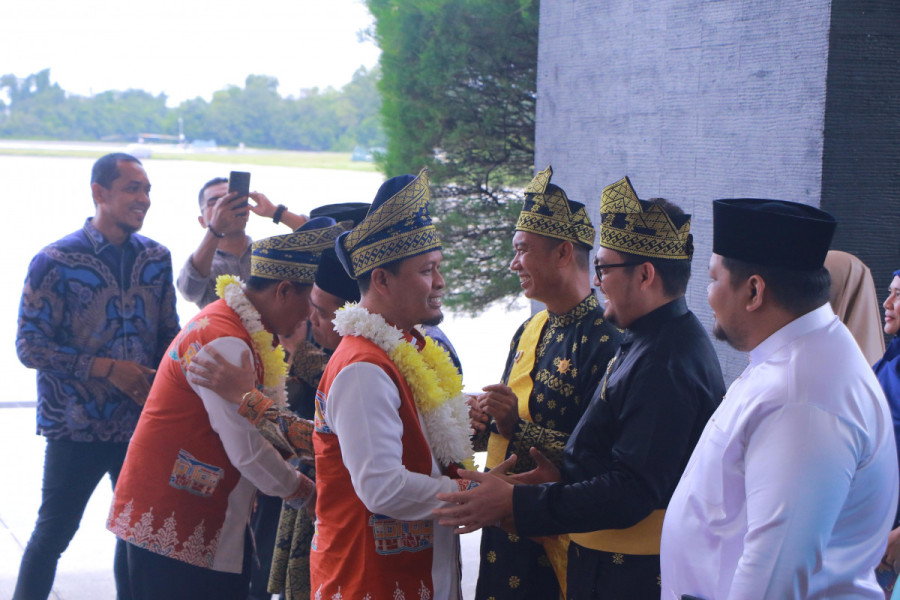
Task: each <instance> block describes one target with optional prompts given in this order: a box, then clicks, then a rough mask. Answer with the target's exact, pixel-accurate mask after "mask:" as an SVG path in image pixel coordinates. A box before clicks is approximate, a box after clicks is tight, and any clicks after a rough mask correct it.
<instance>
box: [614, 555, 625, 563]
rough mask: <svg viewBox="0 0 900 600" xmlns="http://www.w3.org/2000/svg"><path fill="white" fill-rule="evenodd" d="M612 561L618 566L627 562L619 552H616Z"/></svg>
mask: <svg viewBox="0 0 900 600" xmlns="http://www.w3.org/2000/svg"><path fill="white" fill-rule="evenodd" d="M612 561H613V562H614V563H615V564H617V565H621V564H622V563H624V562H625V557H624V556H623V555H621V554H619V553H618V552H616V553H615V554H613V556H612Z"/></svg>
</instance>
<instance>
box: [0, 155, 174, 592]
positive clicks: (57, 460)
mask: <svg viewBox="0 0 900 600" xmlns="http://www.w3.org/2000/svg"><path fill="white" fill-rule="evenodd" d="M91 193H92V195H93V199H94V208H95V214H94V217H93V218H89V219H88V220H87V221H86V222H85V224H84V227H83V228H82V229H81V230H79V231H77V232H75V233H73V234H71V235H68V236H66V237H64V238H63V239H61V240H59V241H57V242H54V243H52V244H50V245H49V246H47V247H46V248H44V249H43V250H41V251H40V252H39V253H38V254H37V256H35V257H34V260H32V262H31V265H30V266H29V267H28V276H27V278H26V280H25V291H24V292H23V294H22V304H21V306H20V309H19V331H18V335H17V337H16V350H17V352H18V354H19V359H20V360H21V361H22V364H24V365H25V366H26V367H30V368H32V369H37V372H38V377H37V386H38V393H37V398H38V405H37V432H38V434H40V435H43V436H45V437H46V438H47V449H46V453H45V457H44V487H43V492H42V498H41V508H40V511H39V512H38V520H37V524H36V525H35V528H34V532H33V533H32V535H31V539H30V540H29V542H28V546H27V547H26V548H25V554H24V556H23V557H22V565H21V568H20V570H19V579H18V581H17V583H16V590H15V593H14V597H15V598H22V599H24V598H28V599H32V598H46V597H47V596H48V595H49V594H50V588H51V586H52V585H53V579H54V575H55V572H56V564H57V561H58V559H59V556H60V554H61V553H62V552H63V550H65V549H66V546H68V544H69V541H70V540H71V539H72V536H74V535H75V532H76V531H77V530H78V524H79V522H80V521H81V515H82V513H83V512H84V509H85V506H86V505H87V502H88V500H89V499H90V497H91V494H92V493H93V491H94V488H96V487H97V484H98V483H99V482H100V479H101V478H102V477H103V476H104V475H105V474H106V473H109V475H110V478H111V479H112V483H113V485H115V483H116V480H117V478H118V476H119V470H120V469H121V466H122V461H123V460H124V458H125V450H126V448H127V447H128V440H129V439H130V438H131V434H132V432H133V431H134V427H135V424H136V423H137V421H138V416H139V415H140V413H141V405H142V404H143V403H144V400H145V399H146V397H147V392H148V391H149V389H150V381H149V379H148V377H149V376H150V375H151V374H153V373H154V370H155V369H156V367H157V365H158V364H159V361H160V359H161V358H162V356H163V353H164V352H165V350H166V346H168V344H169V342H170V341H171V340H172V338H173V337H175V335H176V334H177V333H178V315H177V314H176V313H175V288H174V287H173V286H172V259H171V257H170V255H169V251H168V250H167V249H166V248H165V247H164V246H161V245H160V244H158V243H156V242H154V241H153V240H151V239H149V238H146V237H143V236H141V235H137V233H136V232H137V231H138V230H140V228H141V226H142V225H143V224H144V217H145V216H146V214H147V210H148V209H149V208H150V181H149V180H148V178H147V173H146V172H145V171H144V168H143V166H142V165H141V163H140V161H139V160H138V159H136V158H134V157H133V156H131V155H128V154H108V155H106V156H103V157H101V158H100V159H98V160H97V162H96V163H94V167H93V170H92V172H91ZM124 548H125V546H124V543H119V545H118V546H117V548H116V587H117V590H118V595H119V598H128V597H129V595H128V590H127V585H126V577H125V575H126V571H125V568H124V567H125V560H124V559H125V553H124Z"/></svg>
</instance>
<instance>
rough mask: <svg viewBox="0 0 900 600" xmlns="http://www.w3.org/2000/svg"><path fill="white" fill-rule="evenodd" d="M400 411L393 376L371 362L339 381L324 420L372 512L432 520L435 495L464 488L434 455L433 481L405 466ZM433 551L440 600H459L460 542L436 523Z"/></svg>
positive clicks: (348, 371) (357, 366)
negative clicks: (447, 475)
mask: <svg viewBox="0 0 900 600" xmlns="http://www.w3.org/2000/svg"><path fill="white" fill-rule="evenodd" d="M399 409H400V393H399V391H398V390H397V387H396V386H395V385H394V382H393V381H392V380H391V378H390V377H389V376H388V374H387V373H385V372H384V370H383V369H381V367H378V366H376V365H373V364H371V363H365V362H357V363H353V364H351V365H349V366H347V367H345V368H343V369H342V370H341V372H340V373H338V374H337V375H336V376H335V378H334V381H333V382H332V384H331V388H330V389H329V391H328V398H327V410H326V413H325V414H324V415H323V418H324V419H325V422H326V423H327V425H328V427H329V428H330V429H331V431H332V433H334V434H336V435H337V437H338V439H339V440H340V446H341V458H342V459H343V462H344V466H345V467H346V468H347V471H348V472H349V473H350V481H351V483H352V484H353V489H354V491H355V492H356V495H357V496H359V499H360V501H362V503H363V504H364V505H365V507H366V508H367V509H368V510H370V511H371V512H373V513H375V514H380V515H386V516H388V517H391V518H393V519H401V520H404V521H416V520H421V519H433V518H434V515H433V514H432V510H434V509H435V508H438V507H441V506H444V505H445V503H443V502H441V501H439V500H438V499H437V498H435V495H436V494H438V493H440V492H455V491H458V489H459V487H458V485H457V484H456V482H454V481H453V480H452V479H450V478H449V477H446V476H444V475H441V471H440V467H439V466H438V464H437V462H436V461H435V460H434V457H433V456H432V458H431V474H430V476H429V475H424V474H422V473H413V472H411V471H408V470H407V469H406V467H404V466H403V462H402V452H403V447H402V445H401V443H400V440H401V437H402V435H403V423H402V422H401V420H400V414H399ZM419 421H420V422H421V415H420V416H419ZM426 439H427V432H426ZM433 549H434V559H433V561H432V568H431V576H432V582H433V584H434V593H435V600H453V599H457V598H459V595H458V594H459V540H458V538H457V536H456V535H455V534H454V533H453V531H452V530H451V529H450V528H449V527H444V526H441V525H439V524H438V523H437V520H435V522H434V546H433Z"/></svg>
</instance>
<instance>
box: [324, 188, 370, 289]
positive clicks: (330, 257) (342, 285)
mask: <svg viewBox="0 0 900 600" xmlns="http://www.w3.org/2000/svg"><path fill="white" fill-rule="evenodd" d="M371 206H372V205H371V204H369V203H368V202H341V203H337V204H326V205H325V206H319V207H317V208H314V209H312V210H311V211H310V212H309V216H310V217H331V218H332V219H334V220H335V221H338V222H340V223H342V224H343V225H345V226H347V225H350V227H348V229H350V228H352V227H356V226H357V225H358V224H359V222H360V221H362V220H363V219H365V218H366V214H368V212H369V208H370V207H371ZM348 222H349V223H348ZM316 285H317V286H319V288H320V289H322V290H324V291H326V292H328V293H329V294H331V295H333V296H337V297H338V298H340V299H342V300H346V301H349V302H359V299H360V294H359V285H358V284H357V283H356V281H354V280H353V279H352V278H351V277H350V276H349V275H347V272H346V271H345V270H344V266H343V265H342V264H341V261H340V260H338V257H337V253H335V251H334V246H332V247H331V248H328V249H327V250H324V251H323V252H322V255H321V256H320V257H319V268H318V269H316Z"/></svg>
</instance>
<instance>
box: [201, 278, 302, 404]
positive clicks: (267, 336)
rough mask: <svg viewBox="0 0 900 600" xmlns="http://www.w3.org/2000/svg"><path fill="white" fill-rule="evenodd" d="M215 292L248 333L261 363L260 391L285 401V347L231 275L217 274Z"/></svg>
mask: <svg viewBox="0 0 900 600" xmlns="http://www.w3.org/2000/svg"><path fill="white" fill-rule="evenodd" d="M216 294H217V295H218V296H219V298H222V299H224V300H225V303H226V304H227V305H228V308H230V309H231V310H233V311H234V312H236V313H237V315H238V316H239V317H240V318H241V323H242V324H243V325H244V329H246V330H247V333H249V334H250V339H251V341H252V342H253V349H254V350H255V352H256V355H257V356H259V358H260V361H261V362H262V366H263V383H262V393H263V394H264V395H265V396H268V397H269V398H271V399H272V400H273V401H274V402H275V404H277V405H278V406H286V405H287V393H286V392H285V387H284V383H285V376H286V375H287V364H286V363H285V362H284V360H285V356H284V348H282V347H281V345H280V344H278V345H276V344H275V337H274V336H273V335H272V334H271V333H269V332H268V331H266V330H265V328H264V327H263V324H262V320H261V319H260V316H259V311H258V310H256V308H255V307H254V306H253V304H252V303H251V302H250V301H249V300H248V299H247V295H246V294H245V293H244V284H243V283H242V282H241V280H240V278H238V277H235V276H234V275H219V276H218V277H217V278H216Z"/></svg>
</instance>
